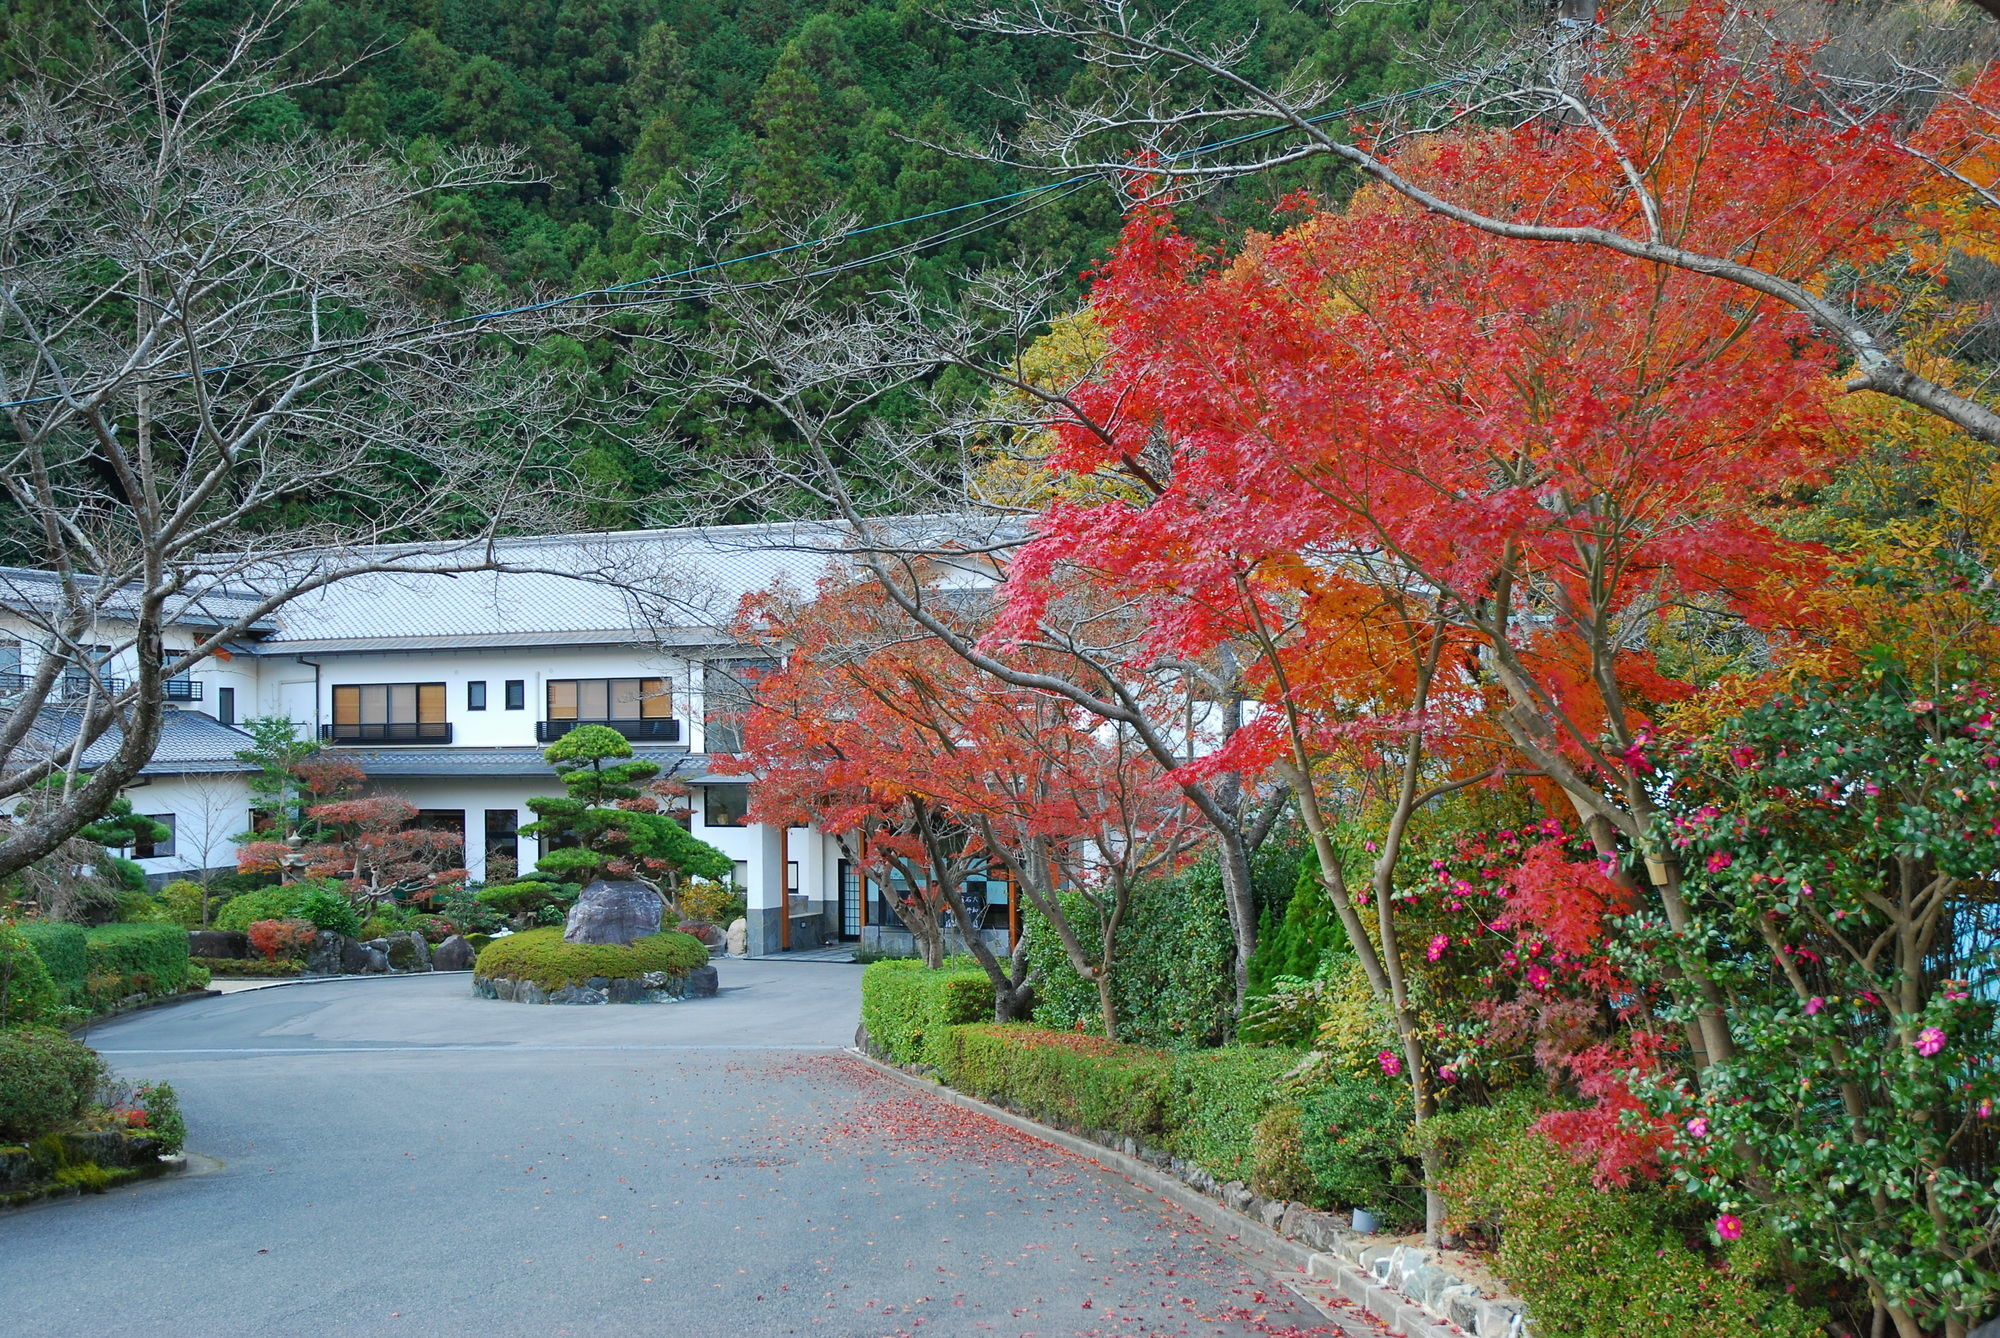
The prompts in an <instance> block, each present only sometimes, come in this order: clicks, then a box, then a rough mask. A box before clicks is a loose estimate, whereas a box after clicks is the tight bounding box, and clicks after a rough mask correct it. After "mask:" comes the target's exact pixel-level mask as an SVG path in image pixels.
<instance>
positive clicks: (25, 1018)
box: [0, 921, 61, 1027]
mask: <svg viewBox="0 0 2000 1338" xmlns="http://www.w3.org/2000/svg"><path fill="white" fill-rule="evenodd" d="M60 1002H61V995H60V994H59V993H58V991H57V990H56V987H55V983H54V982H53V981H51V980H50V979H49V969H48V968H47V967H46V966H43V965H42V959H41V958H40V957H39V956H38V955H37V954H36V952H35V950H34V948H33V947H31V946H30V945H29V943H28V940H27V937H26V936H25V935H23V934H22V933H21V931H20V930H18V929H16V928H15V927H14V926H12V925H10V924H7V923H6V922H5V921H0V1027H21V1026H28V1025H30V1024H32V1023H37V1022H43V1021H46V1020H48V1018H49V1016H50V1015H51V1013H53V1012H54V1010H55V1009H56V1007H57V1006H58V1004H59V1003H60Z"/></svg>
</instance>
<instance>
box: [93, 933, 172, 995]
mask: <svg viewBox="0 0 2000 1338" xmlns="http://www.w3.org/2000/svg"><path fill="white" fill-rule="evenodd" d="M83 932H84V951H85V960H86V962H87V965H88V973H89V975H92V976H111V975H116V976H117V977H118V978H119V980H120V982H121V986H122V987H123V989H124V992H126V993H131V994H139V993H145V994H179V993H180V992H181V991H182V990H184V989H186V988H187V969H188V936H187V930H185V929H182V928H181V927H180V926H179V925H177V924H158V923H154V924H114V925H98V926H97V927H96V928H94V929H86V930H84V931H83Z"/></svg>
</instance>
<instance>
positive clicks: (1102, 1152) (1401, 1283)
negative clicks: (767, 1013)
mask: <svg viewBox="0 0 2000 1338" xmlns="http://www.w3.org/2000/svg"><path fill="white" fill-rule="evenodd" d="M847 1053H848V1054H850V1055H852V1056H853V1057H854V1058H856V1059H858V1060H860V1061H861V1062H862V1063H864V1064H866V1065H868V1066H869V1067H870V1068H872V1069H875V1070H876V1071H877V1072H879V1073H882V1074H884V1075H885V1076H887V1077H891V1078H894V1079H896V1080H897V1081H898V1082H900V1083H903V1084H904V1085H905V1086H908V1087H911V1088H915V1089H917V1090H919V1091H922V1092H925V1093H927V1094H929V1095H930V1096H933V1097H936V1098H938V1099H939V1100H942V1101H946V1102H949V1103H951V1104H952V1105H955V1106H961V1107H963V1108H965V1109H967V1110H973V1111H977V1112H979V1113H980V1114H981V1115H984V1116H986V1117H987V1118H988V1119H992V1120H998V1121H999V1122H1000V1123H1002V1124H1005V1125H1008V1126H1009V1127H1011V1128H1014V1129H1018V1130H1020V1131H1021V1132H1022V1133H1025V1134H1028V1135H1030V1136H1032V1137H1034V1138H1039V1139H1041V1140H1042V1141H1043V1142H1045V1143H1051V1144H1054V1145H1055V1146H1057V1147H1060V1148H1062V1149H1063V1150H1065V1151H1067V1152H1072V1153H1075V1154H1076V1155H1077V1156H1079V1157H1082V1158H1083V1159H1085V1160H1086V1161H1094V1162H1096V1163H1097V1164H1098V1165H1100V1166H1103V1167H1104V1168H1105V1169H1107V1170H1111V1171H1116V1172H1117V1173H1118V1174H1120V1175H1122V1176H1124V1177H1125V1178H1126V1179H1128V1180H1130V1181H1132V1182H1133V1183H1134V1184H1136V1185H1138V1186H1139V1187H1140V1188H1142V1189H1145V1190H1147V1191H1148V1192H1150V1193H1152V1194H1155V1195H1157V1196H1158V1197H1160V1198H1162V1199H1165V1200H1167V1201H1168V1202H1170V1203H1172V1204H1173V1205H1175V1206H1176V1207H1178V1208H1180V1209H1182V1210H1183V1211H1185V1212H1186V1213H1188V1215H1189V1216H1191V1217H1193V1218H1195V1219H1196V1220H1197V1221H1199V1222H1201V1223H1203V1224H1204V1225H1206V1226H1208V1227H1211V1228H1213V1229H1214V1230H1215V1231H1216V1232H1217V1233H1219V1234H1221V1235H1223V1236H1226V1237H1228V1238H1230V1239H1232V1240H1236V1241H1238V1242H1239V1243H1241V1244H1244V1245H1247V1246H1249V1247H1250V1248H1252V1249H1253V1250H1255V1251H1256V1252H1258V1253H1260V1254H1264V1255H1268V1256H1270V1257H1271V1258H1273V1259H1279V1260H1283V1261H1284V1262H1285V1263H1286V1264H1287V1265H1288V1266H1290V1267H1291V1268H1293V1269H1295V1270H1296V1271H1298V1272H1300V1273H1303V1274H1304V1275H1305V1277H1307V1278H1310V1279H1313V1280H1315V1281H1320V1282H1324V1283H1328V1284H1330V1285H1331V1288H1332V1289H1334V1290H1337V1292H1338V1294H1339V1295H1340V1296H1341V1297H1342V1298H1344V1299H1345V1300H1347V1301H1349V1302H1352V1303H1353V1304H1354V1305H1356V1306H1359V1307H1360V1308H1361V1309H1363V1310H1365V1311H1367V1312H1368V1313H1369V1315H1370V1316H1372V1317H1373V1318H1374V1319H1376V1320H1377V1321H1379V1322H1380V1323H1381V1324H1382V1325H1383V1326H1384V1327H1385V1328H1386V1329H1387V1331H1388V1332H1389V1333H1391V1334H1397V1335H1401V1336H1402V1338H1464V1336H1465V1335H1466V1334H1473V1335H1477V1338H1530V1335H1529V1331H1528V1328H1527V1325H1526V1321H1525V1319H1524V1317H1523V1315H1522V1313H1521V1309H1520V1307H1519V1305H1518V1304H1516V1303H1513V1302H1508V1301H1492V1300H1487V1299H1485V1298H1483V1297H1481V1296H1480V1294H1479V1292H1478V1290H1477V1289H1476V1288H1473V1287H1472V1286H1470V1285H1468V1284H1465V1283H1463V1282H1460V1281H1459V1280H1458V1279H1457V1278H1455V1277H1453V1276H1452V1275H1451V1274H1449V1273H1446V1272H1445V1271H1444V1270H1443V1269H1440V1268H1436V1267H1434V1266H1432V1264H1431V1262H1430V1258H1431V1257H1430V1254H1429V1252H1427V1251H1424V1250H1421V1249H1418V1248H1416V1247H1414V1246H1407V1245H1379V1244H1372V1243H1371V1242H1370V1240H1369V1238H1368V1237H1365V1236H1355V1237H1352V1238H1349V1239H1346V1240H1343V1241H1341V1243H1340V1244H1339V1246H1338V1247H1337V1251H1338V1252H1326V1251H1315V1250H1312V1249H1310V1248H1308V1247H1307V1246H1305V1245H1302V1244H1300V1243H1299V1242H1298V1241H1295V1240H1292V1239H1290V1238H1288V1237H1286V1236H1284V1235H1282V1234H1280V1233H1279V1232H1277V1231H1275V1230H1273V1229H1272V1228H1271V1227H1269V1226H1267V1225H1265V1224H1264V1223H1262V1222H1259V1221H1257V1220H1256V1219H1255V1218H1252V1217H1249V1216H1247V1215H1245V1214H1243V1213H1240V1212H1238V1211H1236V1210H1235V1209H1234V1208H1231V1207H1229V1206H1228V1205H1227V1204H1224V1203H1219V1202H1217V1201H1216V1200H1215V1199H1212V1198H1210V1197H1209V1196H1208V1195H1206V1194H1203V1193H1201V1192H1200V1191H1198V1190H1196V1189H1195V1188H1193V1187H1192V1186H1190V1185H1188V1184H1185V1183H1184V1182H1182V1181H1181V1180H1179V1179H1178V1178H1176V1177H1175V1176H1173V1175H1170V1174H1168V1173H1167V1172H1165V1171H1162V1170H1160V1169H1159V1168H1158V1167H1156V1166H1154V1165H1152V1164H1151V1163H1149V1162H1147V1161H1145V1160H1143V1159H1141V1158H1140V1157H1137V1156H1134V1155H1132V1154H1130V1153H1127V1152H1124V1151H1122V1150H1120V1149H1118V1148H1110V1147H1106V1146H1104V1145H1103V1144H1102V1143H1098V1142H1095V1141H1093V1140H1092V1139H1089V1138H1085V1137H1084V1136H1082V1135H1081V1134H1073V1133H1070V1132H1068V1131H1067V1130H1063V1129H1057V1128H1054V1127H1052V1126H1050V1125H1046V1124H1042V1123H1041V1122H1039V1121H1037V1120H1031V1119H1029V1118H1027V1117H1026V1116H1024V1115H1016V1114H1014V1113H1013V1112H1012V1111H1010V1110H1003V1109H1001V1108H1000V1107H999V1106H995V1105H990V1104H988V1103H987V1102H985V1101H981V1100H980V1099H979V1098H978V1097H973V1096H967V1095H966V1094H965V1093H963V1092H960V1091H956V1090H954V1089H953V1088H950V1087H946V1086H944V1085H943V1084H942V1083H935V1082H928V1081H926V1080H924V1079H922V1078H918V1077H916V1076H914V1075H912V1074H909V1073H905V1072H904V1071H903V1070H902V1069H899V1068H897V1067H896V1066H895V1065H893V1064H885V1063H883V1062H882V1061H881V1060H879V1059H876V1058H875V1057H874V1056H872V1055H869V1054H867V1053H865V1052H864V1051H862V1050H859V1049H856V1048H854V1047H852V1046H850V1047H848V1051H847ZM1280 1280H1281V1281H1282V1280H1283V1279H1280ZM1286 1285H1287V1286H1290V1287H1291V1290H1293V1291H1294V1292H1297V1293H1298V1294H1299V1296H1300V1297H1301V1298H1303V1299H1304V1300H1306V1301H1307V1302H1309V1303H1310V1304H1311V1305H1312V1306H1313V1307H1314V1308H1315V1309H1317V1310H1319V1312H1320V1313H1321V1314H1322V1315H1324V1316H1325V1317H1326V1318H1328V1319H1331V1320H1340V1319H1342V1318H1343V1317H1344V1318H1347V1319H1350V1320H1351V1319H1353V1318H1354V1316H1353V1312H1352V1311H1348V1310H1343V1309H1341V1308H1339V1307H1337V1306H1328V1305H1325V1304H1323V1302H1322V1300H1321V1298H1320V1297H1319V1296H1315V1295H1314V1294H1313V1290H1312V1289H1309V1288H1302V1287H1298V1286H1293V1285H1292V1284H1290V1283H1287V1284H1286ZM1411 1292H1414V1293H1415V1295H1414V1296H1413V1295H1411V1294H1410V1293H1411ZM1419 1298H1428V1299H1429V1301H1430V1305H1429V1306H1426V1305H1425V1304H1424V1303H1423V1300H1422V1299H1419ZM1433 1308H1435V1310H1439V1311H1442V1312H1443V1317H1440V1316H1439V1315H1438V1314H1436V1313H1433ZM1454 1312H1456V1313H1454ZM1459 1315H1463V1316H1464V1319H1463V1320H1460V1319H1458V1316H1459ZM1468 1321H1469V1322H1468Z"/></svg>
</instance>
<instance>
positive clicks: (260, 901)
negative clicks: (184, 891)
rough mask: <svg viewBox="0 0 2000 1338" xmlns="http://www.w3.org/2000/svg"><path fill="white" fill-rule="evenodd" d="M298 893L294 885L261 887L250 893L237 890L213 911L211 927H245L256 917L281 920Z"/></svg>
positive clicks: (292, 905) (256, 919) (294, 903)
mask: <svg viewBox="0 0 2000 1338" xmlns="http://www.w3.org/2000/svg"><path fill="white" fill-rule="evenodd" d="M298 900H299V893H298V889H297V887H296V886H291V887H286V886H280V887H262V888H258V889H257V890H256V891H254V892H239V893H237V894H236V895H235V896H233V897H231V898H230V899H229V900H227V901H225V902H223V903H222V907H221V909H220V910H218V911H216V913H215V928H217V929H235V930H248V929H249V928H250V926H251V925H253V924H255V923H256V922H257V921H259V920H283V919H286V918H288V917H289V916H290V915H291V913H292V911H293V909H294V908H295V907H297V905H298Z"/></svg>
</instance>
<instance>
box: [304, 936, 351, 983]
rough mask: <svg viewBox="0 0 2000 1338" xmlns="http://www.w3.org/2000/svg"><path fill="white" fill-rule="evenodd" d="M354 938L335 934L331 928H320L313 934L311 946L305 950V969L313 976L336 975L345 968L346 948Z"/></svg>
mask: <svg viewBox="0 0 2000 1338" xmlns="http://www.w3.org/2000/svg"><path fill="white" fill-rule="evenodd" d="M353 942H354V940H353V939H351V938H349V937H347V935H345V934H336V933H334V932H333V931H332V930H331V929H322V930H320V931H319V933H317V934H315V935H314V936H313V941H312V947H311V948H310V949H309V950H308V951H307V952H306V970H307V972H309V973H310V974H312V975H315V976H338V975H341V974H344V973H345V972H346V970H347V950H348V948H349V946H351V945H352V944H353Z"/></svg>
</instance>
